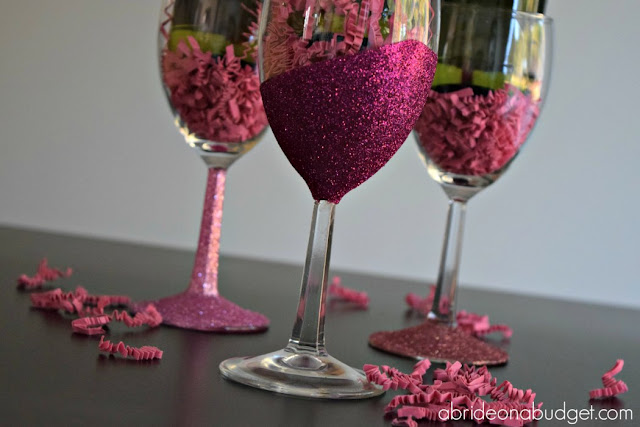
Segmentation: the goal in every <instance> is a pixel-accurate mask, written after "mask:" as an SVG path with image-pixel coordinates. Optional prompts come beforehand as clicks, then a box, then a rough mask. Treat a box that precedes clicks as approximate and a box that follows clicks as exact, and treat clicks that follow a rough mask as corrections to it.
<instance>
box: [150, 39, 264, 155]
mask: <svg viewBox="0 0 640 427" xmlns="http://www.w3.org/2000/svg"><path fill="white" fill-rule="evenodd" d="M251 28H253V27H251ZM187 42H188V43H187ZM187 42H185V41H184V40H183V41H181V42H180V43H179V44H178V47H177V50H176V51H175V52H173V51H170V50H165V52H164V55H163V57H162V70H163V80H164V83H165V85H166V87H167V89H168V91H169V97H170V99H171V104H172V106H173V108H174V109H175V110H176V111H177V112H178V113H179V115H180V119H181V120H182V121H183V122H184V123H185V124H186V125H187V127H188V128H189V131H190V132H192V133H194V134H196V135H197V136H198V137H199V138H202V139H205V140H208V141H214V142H244V141H247V140H250V139H251V138H254V137H255V136H257V135H258V134H259V133H260V132H262V131H263V130H264V129H265V127H266V126H267V116H266V115H265V113H264V109H263V107H262V98H261V96H260V90H259V88H260V81H259V78H258V75H257V73H256V70H255V68H254V67H253V66H251V65H249V64H245V65H243V64H242V62H241V60H242V59H244V58H239V57H237V56H236V55H235V54H234V47H233V45H232V44H231V45H229V46H227V48H226V52H225V54H224V55H223V56H222V57H215V56H213V55H212V54H211V52H203V51H202V50H201V48H200V45H199V44H198V41H197V40H196V39H195V38H194V37H192V36H189V37H188V38H187ZM248 47H249V45H245V48H246V49H248ZM254 51H255V49H253V50H250V51H245V56H247V55H253V54H255V52H254Z"/></svg>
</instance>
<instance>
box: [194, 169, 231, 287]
mask: <svg viewBox="0 0 640 427" xmlns="http://www.w3.org/2000/svg"><path fill="white" fill-rule="evenodd" d="M226 176H227V170H226V169H223V168H209V171H208V176H207V189H206V192H205V197H204V206H203V209H202V221H201V223H200V238H199V239H198V249H197V252H196V259H195V262H194V265H193V271H192V272H191V281H190V282H189V287H188V288H187V292H189V293H194V294H200V295H206V296H218V259H219V257H220V228H221V226H222V206H223V204H224V188H225V182H226Z"/></svg>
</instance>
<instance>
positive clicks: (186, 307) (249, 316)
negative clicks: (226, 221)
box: [132, 168, 269, 332]
mask: <svg viewBox="0 0 640 427" xmlns="http://www.w3.org/2000/svg"><path fill="white" fill-rule="evenodd" d="M225 180H226V170H225V169H216V168H210V169H209V174H208V178H207V189H206V193H205V198H204V208H203V212H202V222H201V224H200V238H199V239H198V249H197V251H196V256H195V261H194V265H193V270H192V273H191V281H190V282H189V287H188V288H187V290H186V291H185V292H183V293H181V294H177V295H173V296H169V297H165V298H162V299H160V300H156V301H151V303H152V304H153V305H154V306H155V307H156V309H157V310H158V312H159V313H160V314H161V315H162V318H163V323H164V324H167V325H172V326H177V327H180V328H185V329H195V330H200V331H214V332H261V331H264V330H265V329H267V327H268V326H269V319H267V317H265V316H264V315H262V314H260V313H256V312H253V311H250V310H246V309H243V308H241V307H239V306H238V305H236V304H234V303H232V302H230V301H228V300H226V299H224V298H222V297H221V296H220V295H219V294H218V264H219V255H220V253H219V252H220V230H221V226H222V212H223V204H224V187H225ZM147 304H149V301H143V302H138V303H135V304H133V306H132V307H133V310H134V311H137V312H139V311H142V310H144V309H145V308H146V306H147Z"/></svg>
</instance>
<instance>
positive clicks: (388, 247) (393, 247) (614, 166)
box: [0, 0, 640, 307]
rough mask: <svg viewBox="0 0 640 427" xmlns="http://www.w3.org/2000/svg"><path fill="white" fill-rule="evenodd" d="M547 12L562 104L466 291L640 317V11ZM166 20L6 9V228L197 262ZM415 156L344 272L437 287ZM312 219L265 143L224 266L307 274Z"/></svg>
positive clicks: (437, 224)
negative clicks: (547, 299)
mask: <svg viewBox="0 0 640 427" xmlns="http://www.w3.org/2000/svg"><path fill="white" fill-rule="evenodd" d="M549 3H550V4H549V7H548V13H549V15H551V16H553V17H554V18H555V20H556V21H555V22H556V51H555V64H554V71H553V82H552V87H551V91H550V96H549V98H548V102H547V104H546V108H545V111H544V112H543V115H542V119H541V121H540V124H539V126H538V128H537V129H536V131H535V133H534V135H533V136H532V138H531V139H530V141H529V144H528V146H527V148H526V150H525V152H524V153H523V155H522V156H521V157H520V158H519V160H518V161H517V162H515V164H514V166H513V167H512V168H511V170H510V171H509V173H508V174H507V175H506V176H505V177H504V178H503V179H502V180H501V181H499V182H498V183H497V184H495V185H494V186H493V187H492V188H489V189H488V190H486V191H485V192H484V193H481V194H480V195H479V196H477V198H476V199H474V200H472V201H471V202H470V205H469V211H468V216H467V218H468V222H467V232H466V236H465V244H464V251H463V261H462V270H461V280H462V281H463V282H464V283H468V284H470V285H478V286H483V287H490V288H495V289H502V290H507V291H513V292H523V293H530V294H541V295H550V296H554V297H561V298H572V299H579V300H586V301H596V302H604V303H611V304H618V305H627V306H635V307H640V283H639V282H640V256H639V255H640V249H639V247H638V242H640V226H639V225H638V222H639V217H638V210H639V208H640V203H639V202H638V198H637V195H638V188H640V168H639V167H638V161H640V138H639V133H640V132H639V131H638V129H639V128H638V120H640V119H639V117H640V116H639V114H638V113H640V108H639V107H638V100H639V99H640V84H638V82H637V77H636V75H637V71H638V70H639V69H640V55H638V42H639V41H640V26H638V22H637V18H638V16H640V1H638V0H613V1H608V2H603V1H599V0H551V1H550V2H549ZM158 10H159V1H156V0H136V1H131V0H92V1H87V0H56V1H47V0H21V1H12V2H4V3H3V5H2V10H1V12H0V223H2V224H5V225H18V226H28V227H34V228H39V229H46V230H55V231H62V232H71V233H75V234H83V235H91V236H100V237H108V238H111V239H121V240H128V241H135V242H145V243H152V244H159V245H165V246H175V247H181V248H190V249H193V248H195V243H196V238H197V231H198V230H197V228H198V225H199V215H200V208H201V204H202V197H203V193H204V184H205V174H206V171H205V167H204V166H203V164H202V163H201V161H200V160H199V159H198V158H197V157H196V155H195V154H194V153H192V152H191V151H190V150H189V149H188V148H187V146H186V145H185V144H184V143H183V142H182V140H181V137H180V136H179V134H178V132H177V131H176V130H175V129H174V127H173V124H172V120H171V117H170V114H169V109H168V107H167V105H166V104H165V100H164V98H163V95H162V93H161V89H160V83H159V78H158V75H157V70H156V34H155V29H156V24H157V17H158ZM412 138H413V137H410V141H408V142H407V144H405V146H404V147H403V148H402V149H401V151H400V152H399V153H398V155H397V156H396V157H395V158H394V159H393V160H392V161H391V162H390V163H389V164H388V166H387V167H385V168H384V169H383V170H382V171H381V172H380V173H378V174H377V175H376V176H375V177H374V178H373V179H371V180H370V181H369V182H367V183H366V184H364V185H363V186H362V187H360V188H359V189H357V190H356V191H354V192H353V193H351V194H349V195H348V196H347V197H346V198H345V200H344V201H343V202H342V203H341V204H340V206H339V209H338V212H337V222H336V228H335V238H334V248H333V256H332V266H333V267H334V268H341V269H350V270H357V271H367V272H375V273H380V274H385V275H391V276H402V277H411V278H418V279H424V280H425V281H426V280H432V279H433V278H434V277H435V276H436V274H437V265H438V258H439V252H440V247H441V240H442V234H443V229H444V222H445V215H446V199H445V197H444V195H443V194H442V192H441V190H440V189H439V188H438V187H437V185H436V184H435V183H433V182H431V181H430V178H429V177H428V175H427V173H426V171H425V170H424V169H423V166H422V164H421V163H420V161H419V159H418V157H417V155H416V152H415V148H414V145H415V143H414V141H413V139H412ZM310 215H311V197H310V195H309V194H308V191H307V189H306V187H305V185H304V183H303V181H302V180H301V179H300V178H299V177H298V176H297V175H296V173H295V172H294V170H293V168H291V167H290V166H289V164H288V163H287V161H286V159H285V158H284V156H283V155H282V154H281V153H280V151H279V148H278V147H277V145H276V143H275V141H274V139H273V136H272V135H271V134H269V136H268V137H267V138H265V140H264V141H263V142H262V143H261V144H259V146H258V147H257V148H256V149H255V150H254V151H253V152H252V153H250V154H249V155H247V156H246V157H245V158H243V159H241V160H240V161H239V162H238V163H237V164H236V165H234V167H233V168H232V169H231V172H230V176H229V179H228V193H227V199H226V206H225V221H224V232H223V242H222V250H223V252H224V253H227V254H235V255H244V256H249V257H258V258H267V259H276V260H284V261H290V262H295V263H302V262H303V260H304V251H305V248H306V243H307V233H308V226H309V220H310ZM256 286H257V285H256Z"/></svg>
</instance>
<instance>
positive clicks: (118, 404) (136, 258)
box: [0, 227, 640, 426]
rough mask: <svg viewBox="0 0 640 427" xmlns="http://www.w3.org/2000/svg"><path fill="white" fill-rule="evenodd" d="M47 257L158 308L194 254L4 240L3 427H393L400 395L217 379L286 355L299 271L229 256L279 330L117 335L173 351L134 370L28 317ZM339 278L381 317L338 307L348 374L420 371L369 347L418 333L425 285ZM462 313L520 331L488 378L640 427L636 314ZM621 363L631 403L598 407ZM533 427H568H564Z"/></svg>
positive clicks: (229, 265) (515, 307)
mask: <svg viewBox="0 0 640 427" xmlns="http://www.w3.org/2000/svg"><path fill="white" fill-rule="evenodd" d="M44 256H47V257H48V258H49V261H50V265H52V266H60V267H66V266H72V267H73V268H74V270H75V273H74V275H73V276H72V277H71V278H69V279H64V280H60V281H57V282H55V283H54V284H53V286H52V287H61V288H63V290H72V289H75V287H76V285H82V286H84V287H85V288H87V289H88V290H89V291H90V292H91V293H96V294H98V293H103V294H126V295H129V296H131V297H132V298H134V299H149V298H154V297H160V296H165V295H169V294H172V293H176V292H178V291H182V290H183V289H184V288H185V287H186V284H187V280H188V278H189V276H190V270H191V264H192V258H193V253H191V252H188V251H179V250H170V249H163V248H155V247H148V246H140V245H132V244H124V243H115V242H109V241H104V240H97V239H87V238H78V237H69V236H63V235H57V234H49V233H41V232H32V231H26V230H19V229H12V228H2V227H0V282H1V283H2V284H3V286H0V292H1V294H0V330H1V331H2V334H1V335H0V338H1V340H2V347H1V348H2V351H1V355H0V387H1V392H2V395H1V399H0V424H1V425H7V426H19V425H64V426H67V425H78V426H84V425H98V426H101V425H125V424H126V425H154V426H158V425H194V426H197V425H216V426H217V425H220V426H223V425H224V426H250V425H260V426H342V425H366V426H389V425H390V424H391V423H390V419H389V418H386V419H385V418H384V416H383V408H384V407H385V405H386V404H387V403H388V402H389V400H390V399H391V397H392V396H393V395H394V394H395V392H387V393H386V394H385V395H383V396H381V397H379V398H374V399H369V400H361V401H322V400H305V399H299V398H291V397H286V396H282V395H278V394H274V393H269V392H265V391H261V390H256V389H252V388H249V387H245V386H242V385H237V384H235V383H231V382H228V381H226V380H224V379H222V378H221V377H220V374H219V373H218V364H219V363H220V361H222V360H223V359H226V358H228V357H232V356H238V355H256V354H261V353H265V352H268V351H272V350H275V349H278V348H281V347H283V346H284V345H285V343H286V340H287V338H288V335H289V332H290V328H291V326H292V322H293V318H294V313H295V308H296V304H297V297H298V288H299V281H300V275H301V267H300V266H292V265H286V264H278V263H272V262H262V261H255V260H248V259H242V258H232V257H223V258H222V260H221V269H220V283H221V285H220V289H221V293H222V294H223V295H224V296H225V297H227V298H229V299H231V300H232V301H235V302H238V303H241V304H242V305H244V306H246V307H248V308H251V309H255V310H257V311H260V312H262V313H265V314H266V315H268V316H269V317H270V318H271V320H272V324H271V327H270V329H269V330H268V331H267V332H266V333H262V334H255V335H220V334H208V333H200V332H192V331H186V330H181V329H176V328H170V327H160V328H155V329H146V328H144V327H143V328H139V329H138V330H130V329H127V328H125V327H124V326H122V327H120V325H115V326H114V327H113V328H111V329H110V332H109V334H108V337H107V338H108V339H111V340H115V341H120V340H122V341H125V342H126V343H127V344H129V345H132V346H141V345H154V346H158V347H160V348H162V349H163V350H164V357H163V358H162V360H160V361H156V362H136V361H133V360H124V359H121V358H119V357H118V358H115V357H108V356H103V355H101V354H99V352H98V349H97V342H98V339H97V338H95V337H87V336H80V335H76V334H73V333H72V332H71V326H70V321H71V319H72V317H71V316H68V315H62V314H60V313H55V312H48V311H43V310H38V309H32V308H30V301H29V292H26V291H20V290H17V289H16V287H15V280H16V278H17V277H18V276H19V275H20V274H21V273H28V274H33V273H34V272H35V269H36V266H37V264H38V262H39V260H40V259H41V258H42V257H44ZM300 257H301V260H302V259H303V254H301V256H300ZM335 273H336V274H340V272H335ZM340 275H341V276H342V279H343V284H344V285H346V286H350V287H354V288H356V289H361V290H366V291H367V292H368V293H369V295H370V297H371V304H370V308H369V309H368V310H366V311H363V310H357V309H353V308H352V307H350V306H348V305H345V304H341V303H332V304H330V305H329V309H328V313H327V320H326V334H327V348H328V350H329V351H330V353H331V354H332V355H333V356H335V357H337V358H339V359H341V360H342V361H344V362H346V363H348V364H350V365H352V366H357V367H361V366H362V365H363V364H364V363H373V364H377V365H380V364H388V365H391V366H395V367H397V368H399V369H401V370H403V371H410V370H411V367H412V365H413V363H414V361H412V360H408V359H402V358H398V357H395V356H392V355H388V354H385V353H381V352H378V351H376V350H374V349H372V348H370V347H369V346H368V345H367V337H368V335H369V334H370V333H371V332H374V331H378V330H388V329H398V328H402V327H405V326H409V325H414V324H417V323H419V322H420V320H421V319H419V318H417V317H415V316H413V315H409V314H408V313H407V311H406V307H405V303H404V295H405V294H406V293H407V292H417V293H420V294H425V293H426V290H427V289H426V285H425V283H426V282H425V283H419V282H412V281H406V280H398V279H391V278H384V277H376V276H367V275H363V274H349V273H343V274H340ZM631 285H632V284H630V286H631ZM602 286H603V287H606V283H603V284H602ZM52 287H48V288H49V289H50V288H52ZM458 307H460V308H464V309H466V310H469V311H474V312H477V313H482V314H484V313H489V314H490V315H491V320H492V322H495V323H508V324H509V325H510V326H511V327H512V328H513V330H514V335H513V338H512V339H511V341H510V343H508V344H507V348H508V350H509V352H510V356H511V360H510V362H509V363H508V364H507V365H506V366H502V367H494V368H492V369H491V373H492V374H493V375H494V376H495V377H497V378H498V380H500V381H502V380H504V379H507V380H509V381H511V382H512V383H513V384H514V386H516V387H518V388H524V389H527V388H532V389H533V390H534V391H535V392H537V394H538V399H539V400H541V401H543V402H544V406H543V408H545V409H547V410H548V411H549V410H552V409H553V410H557V409H562V408H563V407H565V408H566V409H567V410H569V409H578V410H579V409H588V408H590V405H591V404H593V405H594V414H598V412H599V410H600V409H602V408H605V409H623V408H624V409H631V410H632V411H633V414H632V415H633V418H634V421H627V422H621V421H579V422H578V424H579V425H583V424H590V425H619V424H625V425H640V422H639V421H638V420H640V405H638V402H639V399H640V369H639V368H638V363H640V357H638V356H640V311H637V310H629V309H622V308H615V307H606V306H598V305H588V304H581V303H576V302H568V301H558V300H553V299H542V298H532V297H525V296H519V295H510V294H505V293H495V292H489V291H480V290H476V289H474V290H472V289H465V288H462V289H461V291H460V301H459V304H458ZM618 358H622V359H625V361H626V366H625V369H624V370H623V372H622V373H621V374H620V375H618V378H619V379H623V380H624V381H625V382H626V383H627V384H628V386H629V389H630V391H629V392H628V393H626V394H623V395H621V396H620V397H619V398H617V399H613V400H608V401H605V402H590V401H589V397H588V392H589V390H590V389H592V388H596V387H599V386H600V385H601V384H600V376H601V375H602V373H604V372H605V371H606V370H607V369H609V368H610V367H611V366H612V365H613V363H614V362H615V360H616V359H618ZM617 414H619V415H618V416H624V415H622V414H621V413H619V412H618V413H617ZM605 415H606V414H605ZM610 415H615V414H614V413H613V412H611V413H610ZM567 416H570V414H569V413H568V412H567ZM626 416H627V417H628V416H629V414H628V413H627V415H626ZM427 424H428V425H432V424H437V423H431V424H430V423H425V425H427ZM537 424H541V425H569V423H568V422H567V420H564V421H562V420H553V421H546V420H542V421H540V422H538V423H537ZM437 425H440V424H437ZM447 425H469V426H470V425H475V424H472V423H470V422H461V423H448V424H447Z"/></svg>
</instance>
